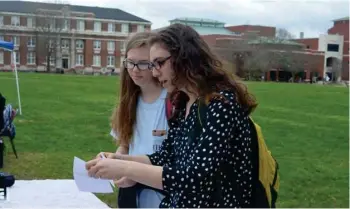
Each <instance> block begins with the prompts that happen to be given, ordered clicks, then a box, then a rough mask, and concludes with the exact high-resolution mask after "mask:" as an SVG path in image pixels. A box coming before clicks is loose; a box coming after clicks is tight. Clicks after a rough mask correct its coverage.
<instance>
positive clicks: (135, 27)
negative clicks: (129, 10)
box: [130, 24, 137, 33]
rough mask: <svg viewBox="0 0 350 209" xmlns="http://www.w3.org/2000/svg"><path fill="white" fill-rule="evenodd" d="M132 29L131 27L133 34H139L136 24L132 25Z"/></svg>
mask: <svg viewBox="0 0 350 209" xmlns="http://www.w3.org/2000/svg"><path fill="white" fill-rule="evenodd" d="M130 27H131V33H136V32H137V25H136V24H130Z"/></svg>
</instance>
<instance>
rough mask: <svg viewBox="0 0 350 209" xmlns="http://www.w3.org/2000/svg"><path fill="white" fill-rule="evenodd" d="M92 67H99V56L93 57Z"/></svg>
mask: <svg viewBox="0 0 350 209" xmlns="http://www.w3.org/2000/svg"><path fill="white" fill-rule="evenodd" d="M93 65H94V66H101V56H100V55H94V58H93Z"/></svg>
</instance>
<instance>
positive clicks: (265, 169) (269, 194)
mask: <svg viewBox="0 0 350 209" xmlns="http://www.w3.org/2000/svg"><path fill="white" fill-rule="evenodd" d="M206 107H207V106H206V105H205V103H204V101H201V100H200V102H199V103H198V116H199V117H198V118H199V123H200V126H203V123H205V114H206ZM249 122H250V126H251V127H252V130H251V133H252V135H253V136H252V138H253V139H254V140H253V141H252V145H253V153H254V159H255V160H254V162H253V165H254V166H253V168H254V169H253V179H254V180H255V183H254V185H253V188H254V189H253V193H252V201H251V204H252V205H251V208H276V202H277V196H278V192H279V184H280V180H279V167H278V163H277V161H276V160H275V158H274V157H273V156H272V154H271V152H270V150H269V149H268V147H267V145H266V143H265V139H264V136H263V134H262V131H261V127H260V126H259V125H258V124H257V123H255V122H254V121H253V120H252V118H251V117H250V121H249ZM199 130H201V129H199Z"/></svg>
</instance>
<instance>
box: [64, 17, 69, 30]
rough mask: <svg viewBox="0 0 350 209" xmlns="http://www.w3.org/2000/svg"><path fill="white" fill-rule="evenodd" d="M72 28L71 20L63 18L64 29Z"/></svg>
mask: <svg viewBox="0 0 350 209" xmlns="http://www.w3.org/2000/svg"><path fill="white" fill-rule="evenodd" d="M69 28H70V22H69V20H68V19H63V25H62V30H65V31H67V30H69Z"/></svg>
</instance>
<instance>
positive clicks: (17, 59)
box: [15, 51, 20, 64]
mask: <svg viewBox="0 0 350 209" xmlns="http://www.w3.org/2000/svg"><path fill="white" fill-rule="evenodd" d="M15 54H16V64H19V61H20V59H19V51H16V52H15Z"/></svg>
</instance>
